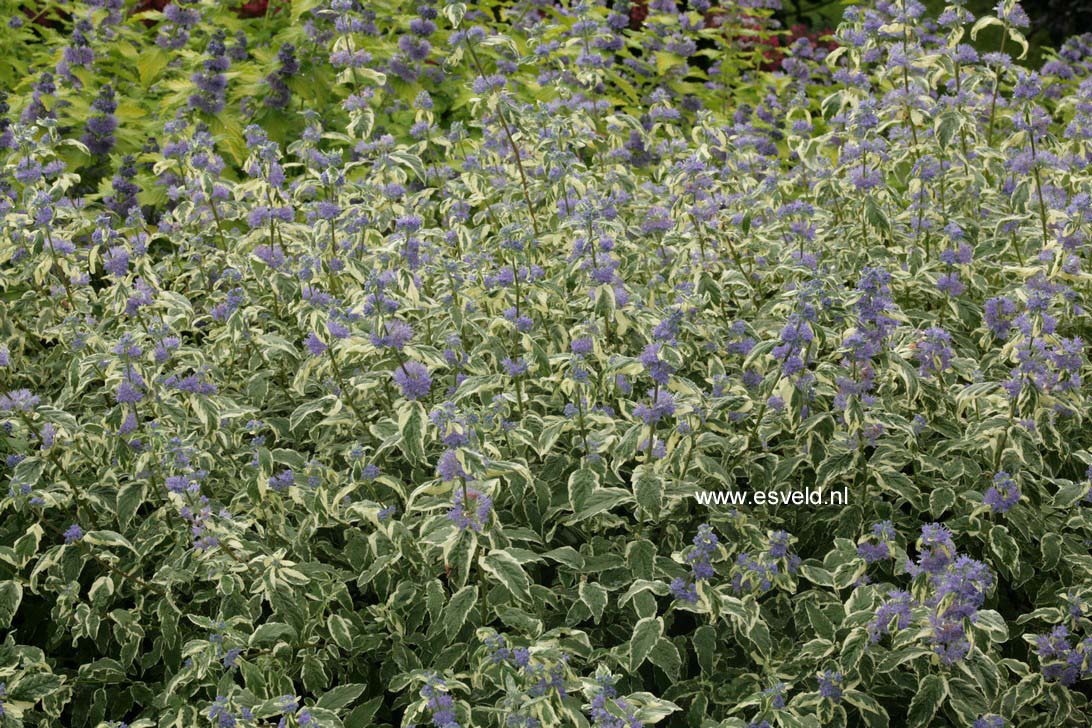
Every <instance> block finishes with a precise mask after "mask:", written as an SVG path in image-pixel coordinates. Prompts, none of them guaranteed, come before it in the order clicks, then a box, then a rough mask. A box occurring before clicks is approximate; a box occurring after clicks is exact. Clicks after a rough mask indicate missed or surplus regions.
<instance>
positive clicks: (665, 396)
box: [633, 390, 675, 425]
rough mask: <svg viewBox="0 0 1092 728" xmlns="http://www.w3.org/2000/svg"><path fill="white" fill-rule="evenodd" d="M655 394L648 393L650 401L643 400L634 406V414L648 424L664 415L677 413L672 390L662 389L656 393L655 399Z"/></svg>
mask: <svg viewBox="0 0 1092 728" xmlns="http://www.w3.org/2000/svg"><path fill="white" fill-rule="evenodd" d="M653 394H654V393H653V392H649V393H648V397H649V402H648V403H645V402H641V403H640V404H638V405H637V406H636V407H634V408H633V414H634V415H635V416H636V417H639V418H640V419H641V421H642V422H644V423H645V424H646V425H653V424H655V423H657V422H659V421H660V420H662V419H663V418H664V417H670V416H672V415H673V414H675V397H674V396H672V394H671V392H668V391H666V390H660V391H659V392H656V393H655V399H653Z"/></svg>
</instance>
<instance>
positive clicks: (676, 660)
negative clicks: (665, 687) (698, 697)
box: [648, 637, 682, 680]
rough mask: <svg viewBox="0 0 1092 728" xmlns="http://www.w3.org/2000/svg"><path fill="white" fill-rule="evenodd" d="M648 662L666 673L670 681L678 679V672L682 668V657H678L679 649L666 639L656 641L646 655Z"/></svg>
mask: <svg viewBox="0 0 1092 728" xmlns="http://www.w3.org/2000/svg"><path fill="white" fill-rule="evenodd" d="M648 661H649V662H651V663H652V664H653V665H655V666H656V667H658V668H660V669H661V670H663V671H664V672H665V673H667V676H668V677H669V678H671V679H672V680H676V679H678V677H679V670H680V669H681V668H682V657H680V656H679V649H678V648H677V647H675V645H674V643H673V642H671V640H669V639H667V638H666V637H661V638H660V639H658V640H656V644H655V645H653V647H652V651H651V652H649V653H648Z"/></svg>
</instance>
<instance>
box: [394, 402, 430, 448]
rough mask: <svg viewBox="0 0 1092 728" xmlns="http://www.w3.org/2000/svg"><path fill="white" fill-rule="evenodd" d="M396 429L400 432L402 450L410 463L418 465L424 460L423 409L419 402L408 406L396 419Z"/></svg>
mask: <svg viewBox="0 0 1092 728" xmlns="http://www.w3.org/2000/svg"><path fill="white" fill-rule="evenodd" d="M398 429H399V430H400V431H401V432H402V449H403V451H404V452H405V453H406V455H407V456H408V457H409V460H410V462H412V463H419V462H422V461H424V459H425V408H424V407H422V406H421V403H420V402H411V403H410V406H409V407H407V408H406V410H404V411H403V412H402V414H401V415H400V416H399V418H398Z"/></svg>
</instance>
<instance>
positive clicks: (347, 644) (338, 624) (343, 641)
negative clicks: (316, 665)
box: [326, 614, 353, 650]
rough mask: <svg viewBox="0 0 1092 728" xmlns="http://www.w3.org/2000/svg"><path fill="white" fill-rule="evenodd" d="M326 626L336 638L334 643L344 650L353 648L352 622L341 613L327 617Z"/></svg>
mask: <svg viewBox="0 0 1092 728" xmlns="http://www.w3.org/2000/svg"><path fill="white" fill-rule="evenodd" d="M326 628H327V629H329V630H330V636H331V637H333V638H334V644H336V645H337V646H338V647H340V648H341V649H343V650H351V649H352V647H353V625H352V622H350V621H349V620H347V619H345V617H342V616H341V615H340V614H331V615H330V616H329V617H327V618H326Z"/></svg>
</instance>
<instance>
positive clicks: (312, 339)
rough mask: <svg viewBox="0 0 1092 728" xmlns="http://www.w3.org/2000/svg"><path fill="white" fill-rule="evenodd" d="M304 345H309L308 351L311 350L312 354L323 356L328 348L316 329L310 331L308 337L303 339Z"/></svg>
mask: <svg viewBox="0 0 1092 728" xmlns="http://www.w3.org/2000/svg"><path fill="white" fill-rule="evenodd" d="M303 345H304V346H306V347H307V351H309V352H311V356H322V355H323V354H325V353H326V349H327V348H328V347H327V346H326V344H325V343H324V342H323V341H322V339H320V338H319V337H318V334H316V333H315V332H314V331H312V332H311V333H309V334H308V335H307V338H306V339H304V340H303Z"/></svg>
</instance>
